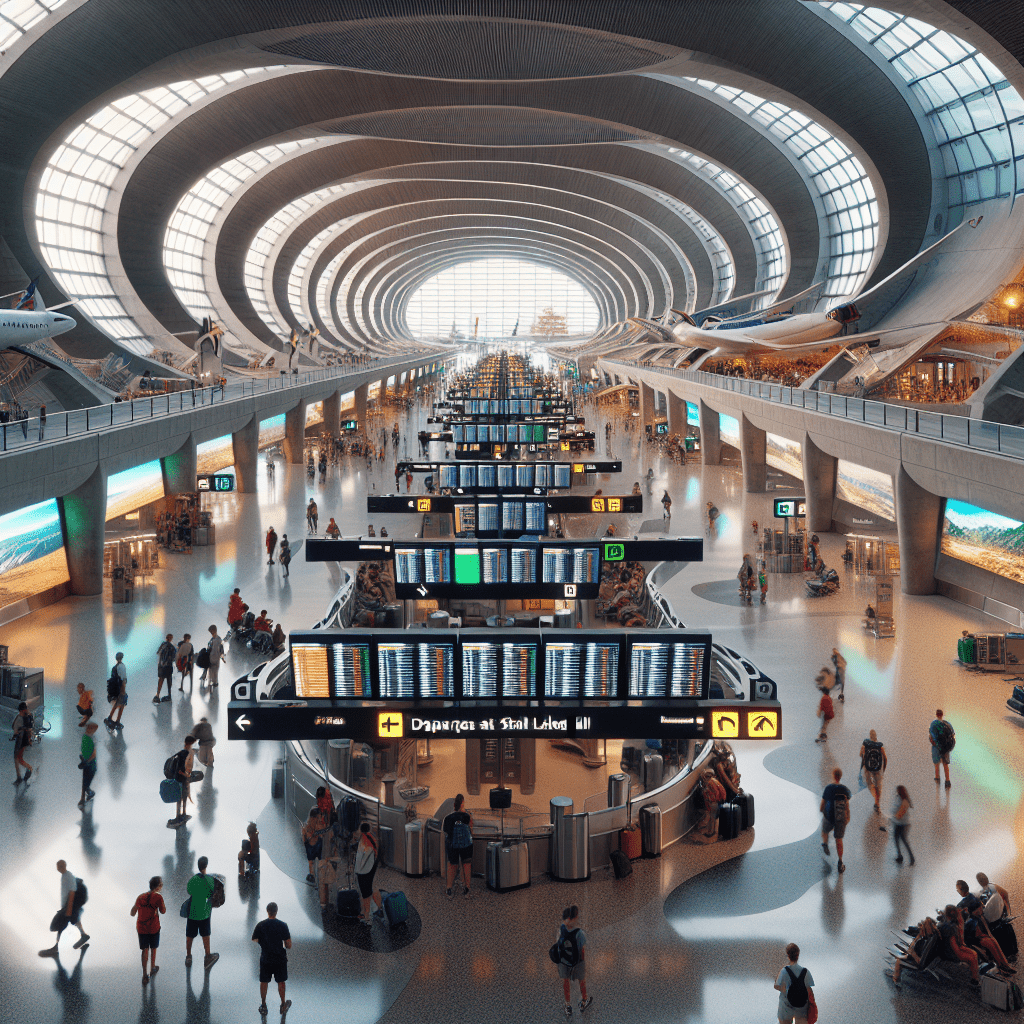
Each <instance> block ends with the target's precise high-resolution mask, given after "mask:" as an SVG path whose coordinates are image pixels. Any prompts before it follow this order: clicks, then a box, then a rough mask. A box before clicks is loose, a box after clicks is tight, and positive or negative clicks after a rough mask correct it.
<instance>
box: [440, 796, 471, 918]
mask: <svg viewBox="0 0 1024 1024" xmlns="http://www.w3.org/2000/svg"><path fill="white" fill-rule="evenodd" d="M465 803H466V798H465V797H464V796H463V795H462V794H461V793H459V794H458V795H457V796H456V797H455V809H454V810H453V811H452V812H451V814H448V815H446V816H445V819H444V821H443V822H441V829H442V831H443V832H444V846H445V852H446V853H447V855H448V867H447V870H446V880H447V883H448V884H447V886H446V890H447V896H448V899H454V897H455V893H454V891H453V888H452V887H453V886H454V884H455V874H456V872H457V870H458V868H459V865H460V864H461V865H462V881H463V886H464V887H465V898H466V899H469V879H470V872H471V871H472V869H473V817H472V815H471V814H470V813H469V812H468V811H466V810H465Z"/></svg>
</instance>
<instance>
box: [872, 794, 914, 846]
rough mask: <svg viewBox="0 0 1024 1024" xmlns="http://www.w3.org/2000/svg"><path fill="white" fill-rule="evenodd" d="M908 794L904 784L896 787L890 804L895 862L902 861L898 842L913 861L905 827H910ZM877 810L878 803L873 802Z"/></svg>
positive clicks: (911, 804)
mask: <svg viewBox="0 0 1024 1024" xmlns="http://www.w3.org/2000/svg"><path fill="white" fill-rule="evenodd" d="M913 806H914V805H913V803H912V802H911V800H910V796H909V795H908V794H907V787H906V786H897V787H896V796H895V798H894V799H893V804H892V841H893V842H894V843H895V844H896V863H897V864H902V863H903V854H902V852H901V851H900V843H902V844H903V845H904V846H905V847H906V848H907V856H909V857H910V863H911V864H913V863H914V851H913V850H912V849H911V848H910V843H908V842H907V829H908V828H910V809H911V807H913ZM875 810H876V811H877V810H878V804H875Z"/></svg>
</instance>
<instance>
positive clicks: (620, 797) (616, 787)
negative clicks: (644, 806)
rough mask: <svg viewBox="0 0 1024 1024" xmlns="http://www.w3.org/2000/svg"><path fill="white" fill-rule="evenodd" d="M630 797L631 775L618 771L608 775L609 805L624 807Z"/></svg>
mask: <svg viewBox="0 0 1024 1024" xmlns="http://www.w3.org/2000/svg"><path fill="white" fill-rule="evenodd" d="M628 799H629V776H628V775H626V774H625V773H623V772H616V773H615V774H614V775H609V776H608V806H609V807H623V806H625V803H626V801H627V800H628Z"/></svg>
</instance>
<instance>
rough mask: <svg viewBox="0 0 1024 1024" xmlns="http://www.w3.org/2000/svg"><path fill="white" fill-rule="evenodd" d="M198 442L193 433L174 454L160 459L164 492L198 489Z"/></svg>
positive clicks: (189, 491) (181, 492)
mask: <svg viewBox="0 0 1024 1024" xmlns="http://www.w3.org/2000/svg"><path fill="white" fill-rule="evenodd" d="M197 472H198V470H197V468H196V442H195V438H193V437H192V435H191V434H189V435H188V438H187V440H186V441H185V443H184V444H183V445H182V446H181V447H180V448H179V449H178V450H177V451H176V452H175V453H174V454H173V455H165V456H164V457H163V458H162V459H161V460H160V473H161V475H162V476H163V478H164V494H168V495H170V494H191V493H192V491H194V490H195V489H196V473H197Z"/></svg>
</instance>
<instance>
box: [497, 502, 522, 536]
mask: <svg viewBox="0 0 1024 1024" xmlns="http://www.w3.org/2000/svg"><path fill="white" fill-rule="evenodd" d="M524 513H525V509H524V508H523V502H521V501H503V502H502V503H501V528H502V529H503V530H510V531H511V532H513V533H522V532H523V531H524V530H525V529H526V525H525V516H524Z"/></svg>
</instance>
